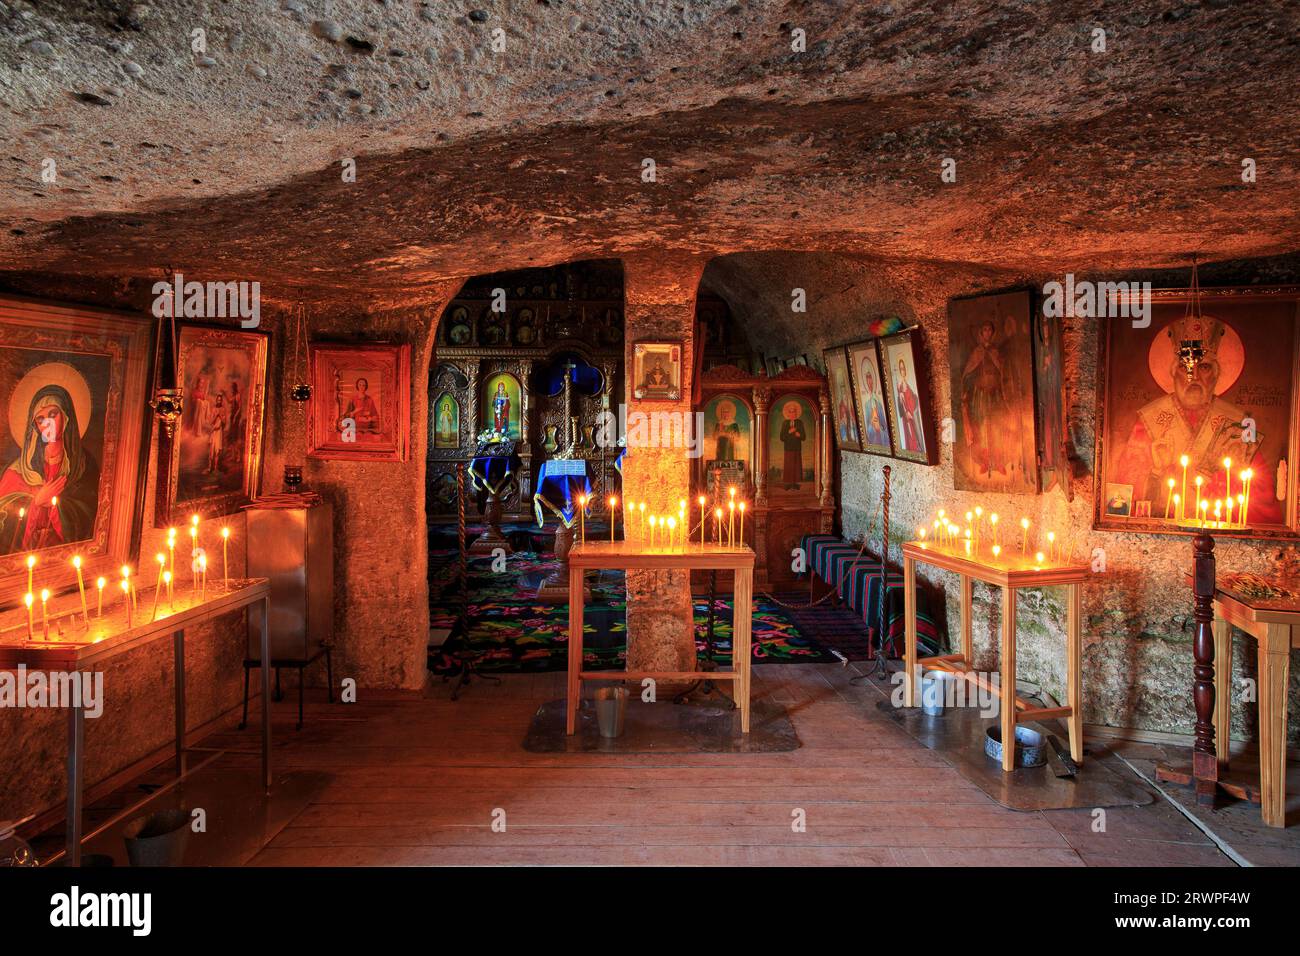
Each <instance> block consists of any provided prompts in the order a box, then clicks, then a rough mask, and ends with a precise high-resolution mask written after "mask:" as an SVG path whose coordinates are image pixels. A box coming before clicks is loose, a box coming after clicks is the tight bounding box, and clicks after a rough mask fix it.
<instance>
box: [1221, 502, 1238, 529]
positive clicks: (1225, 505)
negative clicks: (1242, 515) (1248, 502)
mask: <svg viewBox="0 0 1300 956" xmlns="http://www.w3.org/2000/svg"><path fill="white" fill-rule="evenodd" d="M1234 504H1236V502H1234V501H1233V500H1232V499H1231V498H1225V499H1224V501H1223V510H1224V511H1225V512H1227V519H1228V524H1232V506H1233V505H1234Z"/></svg>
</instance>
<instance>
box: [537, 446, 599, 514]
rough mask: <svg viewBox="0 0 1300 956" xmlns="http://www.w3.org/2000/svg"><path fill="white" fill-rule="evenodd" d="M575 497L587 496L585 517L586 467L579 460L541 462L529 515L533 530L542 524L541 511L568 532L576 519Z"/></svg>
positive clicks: (587, 488) (589, 498)
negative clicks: (533, 517)
mask: <svg viewBox="0 0 1300 956" xmlns="http://www.w3.org/2000/svg"><path fill="white" fill-rule="evenodd" d="M579 495H586V496H587V503H588V513H590V511H589V509H590V504H591V479H590V478H589V477H588V476H587V463H586V462H585V461H583V460H582V459H573V460H566V459H559V458H553V459H551V460H550V461H544V462H542V469H541V471H539V472H538V473H537V490H536V491H535V492H534V493H533V512H534V513H535V514H536V515H537V527H539V528H540V527H542V526H543V525H545V524H546V516H545V512H544V511H543V510H542V509H543V508H545V509H547V510H549V511H550V512H551V513H552V514H553V515H555V516H556V517H557V518H559V519H560V520H561V521H563V522H564V526H565V527H566V528H572V527H573V522H574V521H576V520H577V519H578V503H577V499H578V496H579Z"/></svg>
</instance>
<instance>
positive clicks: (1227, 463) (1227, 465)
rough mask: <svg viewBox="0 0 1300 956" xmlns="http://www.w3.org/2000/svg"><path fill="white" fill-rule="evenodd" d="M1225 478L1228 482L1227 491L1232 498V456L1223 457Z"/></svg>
mask: <svg viewBox="0 0 1300 956" xmlns="http://www.w3.org/2000/svg"><path fill="white" fill-rule="evenodd" d="M1223 478H1224V480H1225V481H1226V482H1227V487H1226V488H1225V489H1224V490H1225V493H1226V494H1227V496H1228V497H1229V498H1231V497H1232V459H1231V458H1224V459H1223Z"/></svg>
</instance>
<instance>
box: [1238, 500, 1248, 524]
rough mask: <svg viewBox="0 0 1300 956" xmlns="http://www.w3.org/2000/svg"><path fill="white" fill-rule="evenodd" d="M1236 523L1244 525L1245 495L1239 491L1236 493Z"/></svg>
mask: <svg viewBox="0 0 1300 956" xmlns="http://www.w3.org/2000/svg"><path fill="white" fill-rule="evenodd" d="M1237 523H1238V524H1239V525H1241V526H1242V527H1245V525H1246V496H1245V495H1244V494H1242V493H1241V492H1238V493H1237Z"/></svg>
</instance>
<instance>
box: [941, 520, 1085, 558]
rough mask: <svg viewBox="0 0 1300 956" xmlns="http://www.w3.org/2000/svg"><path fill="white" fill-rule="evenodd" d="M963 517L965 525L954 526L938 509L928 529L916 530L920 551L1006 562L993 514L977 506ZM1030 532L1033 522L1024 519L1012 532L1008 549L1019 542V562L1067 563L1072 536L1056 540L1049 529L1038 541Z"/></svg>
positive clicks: (999, 524)
mask: <svg viewBox="0 0 1300 956" xmlns="http://www.w3.org/2000/svg"><path fill="white" fill-rule="evenodd" d="M965 517H966V524H965V525H961V524H958V523H957V522H955V521H953V520H952V518H951V517H950V516H949V515H948V512H947V511H945V510H944V509H943V508H940V509H939V510H938V511H937V512H935V519H934V523H933V524H932V525H931V526H930V527H929V528H926V527H925V526H924V525H922V526H921V527H919V528H917V529H916V537H917V541H918V542H919V543H920V545H921V546H922V547H923V548H928V547H935V548H938V549H939V550H943V551H951V552H953V553H954V554H965V556H966V557H968V558H974V559H976V560H986V557H987V558H988V559H992V562H993V563H995V564H996V563H998V562H999V561H1009V560H1010V558H1011V555H1008V553H1007V549H1006V547H1005V546H1004V545H1003V542H1002V525H1001V523H1000V519H999V517H998V514H997V512H996V511H994V512H990V513H987V514H986V513H985V511H984V507H983V506H982V505H977V506H976V507H975V508H974V509H973V510H971V511H968V512H966V515H965ZM1032 532H1033V522H1031V521H1030V520H1029V519H1028V518H1024V517H1022V518H1021V519H1020V528H1019V533H1018V534H1017V533H1016V532H1015V530H1013V531H1012V532H1011V534H1012V540H1011V542H1010V543H1011V545H1013V546H1014V545H1015V544H1016V543H1017V542H1016V540H1015V539H1016V538H1019V542H1018V543H1019V557H1020V558H1021V559H1024V560H1028V559H1029V558H1030V557H1032V558H1033V562H1034V565H1035V566H1042V565H1043V564H1044V563H1048V564H1051V563H1053V562H1066V561H1069V560H1070V555H1071V554H1073V553H1074V546H1075V536H1074V534H1073V533H1072V532H1070V533H1067V534H1066V535H1064V536H1059V535H1057V533H1056V532H1055V531H1052V530H1050V529H1049V530H1048V531H1047V532H1046V533H1045V534H1042V536H1041V537H1039V536H1038V535H1037V534H1031V533H1032ZM1031 545H1032V547H1033V550H1032V551H1031V550H1030V547H1031ZM1013 553H1014V552H1013Z"/></svg>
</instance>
